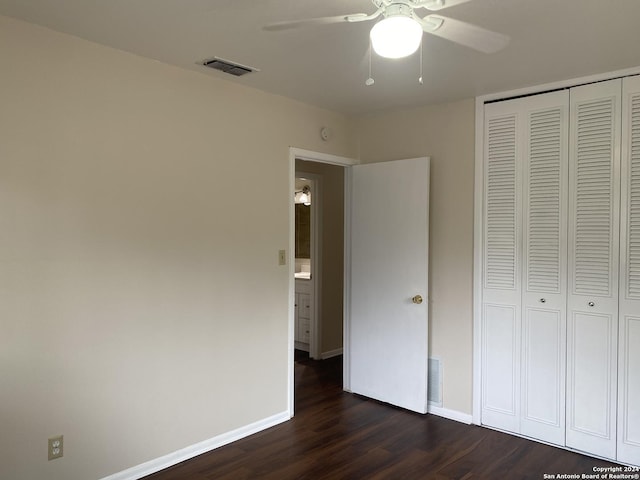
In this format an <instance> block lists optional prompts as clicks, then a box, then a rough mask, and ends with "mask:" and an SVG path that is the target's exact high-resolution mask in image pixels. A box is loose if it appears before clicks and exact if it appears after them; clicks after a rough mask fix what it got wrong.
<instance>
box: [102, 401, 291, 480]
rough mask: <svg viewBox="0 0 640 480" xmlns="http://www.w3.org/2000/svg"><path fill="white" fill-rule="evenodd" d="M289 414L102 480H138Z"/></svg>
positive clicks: (252, 425)
mask: <svg viewBox="0 0 640 480" xmlns="http://www.w3.org/2000/svg"><path fill="white" fill-rule="evenodd" d="M289 418H290V417H289V412H282V413H278V414H276V415H273V416H271V417H267V418H264V419H262V420H258V421H257V422H254V423H251V424H249V425H245V426H244V427H240V428H237V429H235V430H232V431H230V432H227V433H223V434H221V435H217V436H215V437H213V438H210V439H209V440H204V441H202V442H199V443H196V444H195V445H191V446H189V447H186V448H182V449H180V450H177V451H175V452H173V453H170V454H168V455H164V456H162V457H159V458H156V459H154V460H151V461H149V462H145V463H141V464H140V465H137V466H135V467H132V468H129V469H127V470H123V471H121V472H118V473H114V474H113V475H109V476H108V477H104V478H103V479H102V480H138V479H140V478H143V477H146V476H147V475H151V474H152V473H156V472H159V471H160V470H164V469H165V468H169V467H171V466H173V465H177V464H178V463H180V462H184V461H185V460H189V459H191V458H194V457H197V456H198V455H202V454H203V453H207V452H210V451H211V450H215V449H216V448H220V447H223V446H225V445H228V444H229V443H232V442H235V441H237V440H240V439H242V438H245V437H248V436H249V435H253V434H254V433H258V432H261V431H262V430H266V429H267V428H271V427H274V426H276V425H278V424H280V423H283V422H286V421H288V420H289Z"/></svg>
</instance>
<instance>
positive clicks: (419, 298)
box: [411, 295, 422, 305]
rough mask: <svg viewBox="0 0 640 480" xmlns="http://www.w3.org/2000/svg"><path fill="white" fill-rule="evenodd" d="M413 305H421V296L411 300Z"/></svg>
mask: <svg viewBox="0 0 640 480" xmlns="http://www.w3.org/2000/svg"><path fill="white" fill-rule="evenodd" d="M411 301H412V302H413V303H416V304H418V305H420V304H421V303H422V295H416V296H415V297H413V298H412V299H411Z"/></svg>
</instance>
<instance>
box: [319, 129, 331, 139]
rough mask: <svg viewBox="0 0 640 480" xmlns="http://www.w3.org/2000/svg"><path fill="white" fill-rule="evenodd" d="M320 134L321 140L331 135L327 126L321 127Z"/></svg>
mask: <svg viewBox="0 0 640 480" xmlns="http://www.w3.org/2000/svg"><path fill="white" fill-rule="evenodd" d="M320 136H321V137H322V140H324V141H325V142H326V141H327V140H329V137H331V130H329V129H328V128H327V127H322V129H321V130H320Z"/></svg>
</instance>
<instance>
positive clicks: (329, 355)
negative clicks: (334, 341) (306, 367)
mask: <svg viewBox="0 0 640 480" xmlns="http://www.w3.org/2000/svg"><path fill="white" fill-rule="evenodd" d="M342 350H343V349H342V348H336V349H335V350H329V351H328V352H322V353H321V354H320V358H321V359H322V360H326V359H327V358H332V357H337V356H338V355H342Z"/></svg>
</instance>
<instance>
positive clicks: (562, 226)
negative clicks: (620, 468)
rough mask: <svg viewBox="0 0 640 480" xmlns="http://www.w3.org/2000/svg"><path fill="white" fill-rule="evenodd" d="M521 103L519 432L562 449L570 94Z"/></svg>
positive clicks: (532, 98) (556, 93) (563, 431)
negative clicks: (524, 120)
mask: <svg viewBox="0 0 640 480" xmlns="http://www.w3.org/2000/svg"><path fill="white" fill-rule="evenodd" d="M520 102H521V104H522V108H523V109H524V111H525V112H526V125H525V127H526V129H525V137H526V138H525V151H524V152H523V153H524V158H523V166H524V169H523V170H524V171H523V176H524V179H523V186H524V199H523V201H524V205H523V206H524V212H523V213H524V215H523V233H524V238H523V244H524V263H523V267H524V276H523V294H522V307H523V308H522V375H521V399H522V401H521V416H520V417H521V422H520V433H521V434H523V435H526V436H529V437H533V438H536V439H539V440H543V441H546V442H550V443H554V444H557V445H564V442H565V381H566V379H565V372H566V282H567V266H566V265H567V233H566V232H567V227H566V225H567V223H566V222H567V202H568V193H567V187H568V177H567V176H568V154H569V151H568V135H569V128H568V116H569V91H568V90H563V91H559V92H554V93H549V94H544V95H536V96H533V97H529V98H525V99H522V100H520Z"/></svg>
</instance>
